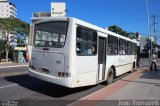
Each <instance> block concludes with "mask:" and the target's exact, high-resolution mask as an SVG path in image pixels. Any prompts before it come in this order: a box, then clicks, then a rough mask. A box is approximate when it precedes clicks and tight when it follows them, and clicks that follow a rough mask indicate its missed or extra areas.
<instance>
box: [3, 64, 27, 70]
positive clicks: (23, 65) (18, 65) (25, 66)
mask: <svg viewBox="0 0 160 106" xmlns="http://www.w3.org/2000/svg"><path fill="white" fill-rule="evenodd" d="M26 66H28V65H15V66H2V67H0V69H1V68H14V67H26Z"/></svg>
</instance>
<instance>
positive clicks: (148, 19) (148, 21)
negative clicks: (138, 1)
mask: <svg viewBox="0 0 160 106" xmlns="http://www.w3.org/2000/svg"><path fill="white" fill-rule="evenodd" d="M146 10H147V25H148V39H149V40H151V35H150V34H151V31H150V16H149V8H148V0H146ZM151 42H152V41H151ZM151 42H150V44H151ZM151 50H152V44H151V49H149V66H150V63H151Z"/></svg>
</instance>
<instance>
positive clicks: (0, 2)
mask: <svg viewBox="0 0 160 106" xmlns="http://www.w3.org/2000/svg"><path fill="white" fill-rule="evenodd" d="M10 17H15V18H17V9H16V6H15V5H14V4H13V3H11V2H9V1H8V0H0V18H10Z"/></svg>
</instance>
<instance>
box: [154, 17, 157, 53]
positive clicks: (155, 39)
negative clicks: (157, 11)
mask: <svg viewBox="0 0 160 106" xmlns="http://www.w3.org/2000/svg"><path fill="white" fill-rule="evenodd" d="M156 24H157V22H156V15H154V16H153V25H154V43H155V45H156V46H155V48H154V49H155V52H157V38H156V32H157V30H156Z"/></svg>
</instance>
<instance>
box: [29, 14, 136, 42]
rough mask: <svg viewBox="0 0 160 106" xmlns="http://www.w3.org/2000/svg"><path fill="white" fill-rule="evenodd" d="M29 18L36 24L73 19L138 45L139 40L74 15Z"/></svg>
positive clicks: (77, 22)
mask: <svg viewBox="0 0 160 106" xmlns="http://www.w3.org/2000/svg"><path fill="white" fill-rule="evenodd" d="M31 20H32V22H33V21H34V22H35V23H36V24H38V23H43V22H49V21H53V20H54V21H67V20H73V21H74V22H75V23H76V24H78V25H81V26H87V27H88V28H91V29H94V30H97V31H98V32H101V33H105V34H109V35H113V36H116V37H119V38H122V39H126V40H128V41H132V42H134V43H136V44H137V45H139V42H138V41H136V40H132V39H130V38H128V37H125V36H122V35H119V34H117V33H114V32H111V31H109V30H108V29H105V28H101V27H99V26H96V25H93V24H91V23H88V22H85V21H83V20H80V19H77V18H74V17H34V18H32V19H31Z"/></svg>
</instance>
